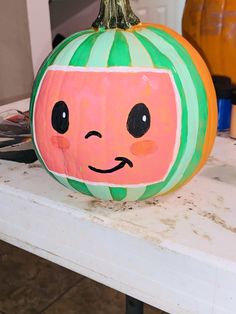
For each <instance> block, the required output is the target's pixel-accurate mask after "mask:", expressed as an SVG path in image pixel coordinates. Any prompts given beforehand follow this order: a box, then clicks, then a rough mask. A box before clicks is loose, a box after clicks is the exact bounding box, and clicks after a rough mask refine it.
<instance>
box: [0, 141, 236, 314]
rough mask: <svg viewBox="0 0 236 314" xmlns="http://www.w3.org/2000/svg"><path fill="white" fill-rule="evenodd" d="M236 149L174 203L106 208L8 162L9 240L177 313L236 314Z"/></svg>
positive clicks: (4, 172)
mask: <svg viewBox="0 0 236 314" xmlns="http://www.w3.org/2000/svg"><path fill="white" fill-rule="evenodd" d="M235 144H236V141H233V140H230V139H226V138H217V142H216V146H215V149H214V153H213V157H211V158H210V160H209V162H208V165H207V166H206V167H205V168H204V169H203V170H202V172H201V173H200V174H199V175H198V176H197V177H196V178H195V179H194V180H193V181H192V182H191V183H190V184H189V185H187V186H186V187H184V188H182V189H181V190H179V191H177V192H176V193H175V194H172V195H168V196H165V197H161V198H159V199H158V198H156V199H151V200H148V201H144V202H141V203H126V204H119V203H105V202H100V201H97V200H94V199H91V198H89V197H85V196H82V195H79V194H75V193H73V192H70V191H69V190H66V189H65V188H63V187H62V186H60V185H58V184H57V183H56V182H54V181H53V180H52V179H51V178H50V176H48V175H47V174H46V172H45V171H44V170H43V169H41V168H40V167H39V165H38V164H35V165H34V166H27V165H21V164H16V163H12V162H6V161H0V163H1V165H0V169H1V171H0V239H2V240H4V241H6V242H9V243H11V244H14V245H16V246H18V247H20V248H22V249H24V250H27V251H30V252H32V253H35V254H37V255H39V256H41V257H44V258H46V259H48V260H51V261H53V262H55V263H57V264H60V265H62V266H65V267H67V268H69V269H71V270H74V271H76V272H78V273H80V274H82V275H85V276H87V277H89V278H92V279H94V280H96V281H99V282H101V283H103V284H105V285H107V286H110V287H112V288H114V289H117V290H119V291H121V292H123V293H125V294H128V295H131V296H133V297H135V298H137V299H140V300H141V301H144V302H146V303H148V304H151V305H153V306H155V307H158V308H161V309H163V310H165V311H167V312H169V313H171V314H178V313H181V314H182V313H184V314H186V313H201V314H208V313H214V314H223V313H231V314H234V313H236V146H235Z"/></svg>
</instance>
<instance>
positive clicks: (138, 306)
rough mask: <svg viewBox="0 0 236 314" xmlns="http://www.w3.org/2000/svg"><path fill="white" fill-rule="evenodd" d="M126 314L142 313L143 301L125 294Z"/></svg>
mask: <svg viewBox="0 0 236 314" xmlns="http://www.w3.org/2000/svg"><path fill="white" fill-rule="evenodd" d="M126 314H143V302H141V301H139V300H136V299H134V298H132V297H130V296H128V295H127V296H126Z"/></svg>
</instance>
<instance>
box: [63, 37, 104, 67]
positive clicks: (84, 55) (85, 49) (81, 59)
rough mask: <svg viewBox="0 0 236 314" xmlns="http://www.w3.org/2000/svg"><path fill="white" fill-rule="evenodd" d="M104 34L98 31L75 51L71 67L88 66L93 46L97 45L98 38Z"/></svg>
mask: <svg viewBox="0 0 236 314" xmlns="http://www.w3.org/2000/svg"><path fill="white" fill-rule="evenodd" d="M101 34H102V32H100V31H97V32H96V33H94V34H92V35H91V36H89V37H88V38H87V39H86V40H85V41H84V42H83V43H82V44H81V45H80V46H79V47H78V49H77V50H76V51H75V53H74V55H73V57H72V58H71V60H70V63H69V65H71V66H81V67H83V66H86V65H87V62H88V60H89V56H90V53H91V50H92V48H93V45H94V44H95V42H96V40H97V38H98V37H99V36H101Z"/></svg>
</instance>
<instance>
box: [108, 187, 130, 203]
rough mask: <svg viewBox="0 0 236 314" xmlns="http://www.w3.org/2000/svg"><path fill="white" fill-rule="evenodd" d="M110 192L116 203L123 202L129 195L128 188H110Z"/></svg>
mask: <svg viewBox="0 0 236 314" xmlns="http://www.w3.org/2000/svg"><path fill="white" fill-rule="evenodd" d="M110 192H111V195H112V198H113V200H114V201H122V200H124V199H125V197H126V195H127V189H126V188H119V187H110Z"/></svg>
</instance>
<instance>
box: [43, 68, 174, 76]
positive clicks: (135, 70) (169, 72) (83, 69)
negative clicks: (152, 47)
mask: <svg viewBox="0 0 236 314" xmlns="http://www.w3.org/2000/svg"><path fill="white" fill-rule="evenodd" d="M47 70H48V71H49V70H51V71H64V72H118V73H119V72H121V73H127V72H130V73H140V72H150V73H168V74H169V75H171V76H173V75H172V72H171V71H170V70H165V69H157V68H148V67H147V68H146V67H143V68H138V67H119V66H118V67H109V68H107V67H87V66H86V67H77V66H72V65H70V66H62V65H50V66H49V67H48V68H47Z"/></svg>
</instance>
